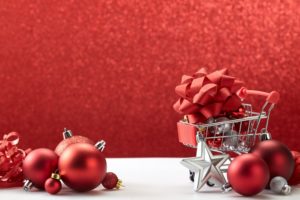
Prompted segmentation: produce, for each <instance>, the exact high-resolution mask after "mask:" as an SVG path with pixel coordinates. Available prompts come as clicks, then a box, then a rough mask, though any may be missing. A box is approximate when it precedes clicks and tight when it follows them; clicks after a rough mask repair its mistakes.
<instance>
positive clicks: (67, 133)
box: [63, 128, 73, 140]
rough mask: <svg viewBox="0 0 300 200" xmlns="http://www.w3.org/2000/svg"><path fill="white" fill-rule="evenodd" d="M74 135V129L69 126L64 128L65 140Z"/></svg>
mask: <svg viewBox="0 0 300 200" xmlns="http://www.w3.org/2000/svg"><path fill="white" fill-rule="evenodd" d="M72 136H73V134H72V131H71V130H68V129H67V128H64V132H63V138H64V140H65V139H67V138H70V137H72Z"/></svg>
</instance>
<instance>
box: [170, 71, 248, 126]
mask: <svg viewBox="0 0 300 200" xmlns="http://www.w3.org/2000/svg"><path fill="white" fill-rule="evenodd" d="M242 86H243V82H242V81H240V80H237V79H236V78H235V77H232V76H229V75H228V70H227V69H222V70H217V71H214V72H212V73H209V74H208V73H207V70H206V69H205V68H201V69H200V70H198V71H197V72H196V73H195V74H193V75H192V76H188V75H183V76H182V79H181V84H180V85H178V86H176V88H175V92H176V93H177V94H178V95H179V96H180V99H179V100H178V101H177V102H176V103H175V104H174V106H173V108H174V109H175V110H176V111H177V112H179V113H180V114H184V115H187V116H188V120H189V122H191V123H198V122H204V121H205V120H207V119H208V118H210V117H215V116H218V115H220V114H221V113H222V112H231V111H234V110H236V109H238V108H239V107H240V106H241V99H240V98H239V96H238V95H237V94H236V93H237V91H238V90H239V89H240V88H241V87H242Z"/></svg>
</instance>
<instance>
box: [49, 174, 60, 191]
mask: <svg viewBox="0 0 300 200" xmlns="http://www.w3.org/2000/svg"><path fill="white" fill-rule="evenodd" d="M45 190H46V191H47V192H48V193H49V194H57V193H58V192H59V191H60V190H61V182H60V177H59V175H58V174H55V173H53V174H52V175H51V178H48V179H47V180H46V182H45Z"/></svg>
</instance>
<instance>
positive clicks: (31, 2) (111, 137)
mask: <svg viewBox="0 0 300 200" xmlns="http://www.w3.org/2000/svg"><path fill="white" fill-rule="evenodd" d="M0 5H1V6H0V27H1V31H0V82H1V90H0V96H1V98H0V105H1V106H0V114H1V117H0V131H1V133H3V134H4V133H8V132H10V131H12V130H15V131H18V132H19V133H21V134H22V145H23V146H30V147H32V148H36V147H50V148H54V147H55V146H56V144H57V143H58V142H59V141H60V140H61V132H62V131H63V128H64V127H67V128H69V129H71V130H72V131H73V133H75V134H82V135H84V136H87V137H90V138H91V139H93V140H97V139H104V140H106V141H107V148H106V155H107V156H111V157H128V156H133V157H134V156H186V155H194V153H195V152H194V150H192V149H188V148H186V147H183V146H182V145H181V144H180V143H179V142H178V138H177V132H176V122H177V120H178V119H179V118H180V116H179V115H178V114H177V113H176V112H175V111H174V110H173V108H172V105H173V103H174V102H175V101H176V100H177V96H176V94H175V92H174V87H175V86H176V85H177V84H178V83H179V82H180V78H181V75H182V74H184V73H187V74H192V73H194V72H195V71H196V70H197V69H198V68H199V67H202V66H207V67H208V68H209V70H210V71H212V70H215V69H218V68H223V67H227V68H229V70H230V73H231V74H232V75H234V76H235V77H239V78H241V79H242V80H245V82H246V83H245V85H246V86H247V87H248V88H249V89H259V90H263V91H271V90H277V91H279V92H280V93H281V96H282V98H281V101H280V103H279V105H278V107H276V109H275V110H274V112H273V114H272V116H271V123H270V132H271V133H272V134H273V137H274V138H276V139H279V140H281V141H282V142H284V143H286V144H287V145H289V147H291V148H293V149H296V150H300V149H299V144H298V140H297V139H296V138H297V135H298V134H299V132H298V131H299V121H300V114H299V113H300V107H299V106H298V103H299V102H300V96H299V93H300V86H299V84H298V81H299V80H300V76H299V74H300V68H299V63H300V48H299V46H300V36H299V34H300V20H299V17H300V5H299V3H298V1H297V0H294V1H293V0H289V1H278V0H275V1H273V0H269V1H265V0H254V1H241V0H235V1H232V0H223V1H215V0H213V1H212V0H210V1H186V0H168V1H161V0H151V1H147V0H139V1H133V0H127V1H125V0H116V1H98V0H97V1H96V0H80V1H75V0H65V1H46V0H45V1H38V0H36V1H35V0H28V1H24V0H23V1H21V0H10V1H6V0H0ZM262 101H263V99H260V101H255V105H256V107H257V108H259V106H260V104H259V103H262Z"/></svg>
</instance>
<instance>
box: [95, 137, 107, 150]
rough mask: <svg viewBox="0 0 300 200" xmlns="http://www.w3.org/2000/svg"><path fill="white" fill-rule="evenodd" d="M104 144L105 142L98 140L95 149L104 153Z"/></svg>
mask: <svg viewBox="0 0 300 200" xmlns="http://www.w3.org/2000/svg"><path fill="white" fill-rule="evenodd" d="M105 144H106V142H105V141H104V140H100V141H98V142H97V143H96V144H95V147H96V148H97V149H98V150H99V151H104V148H105Z"/></svg>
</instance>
